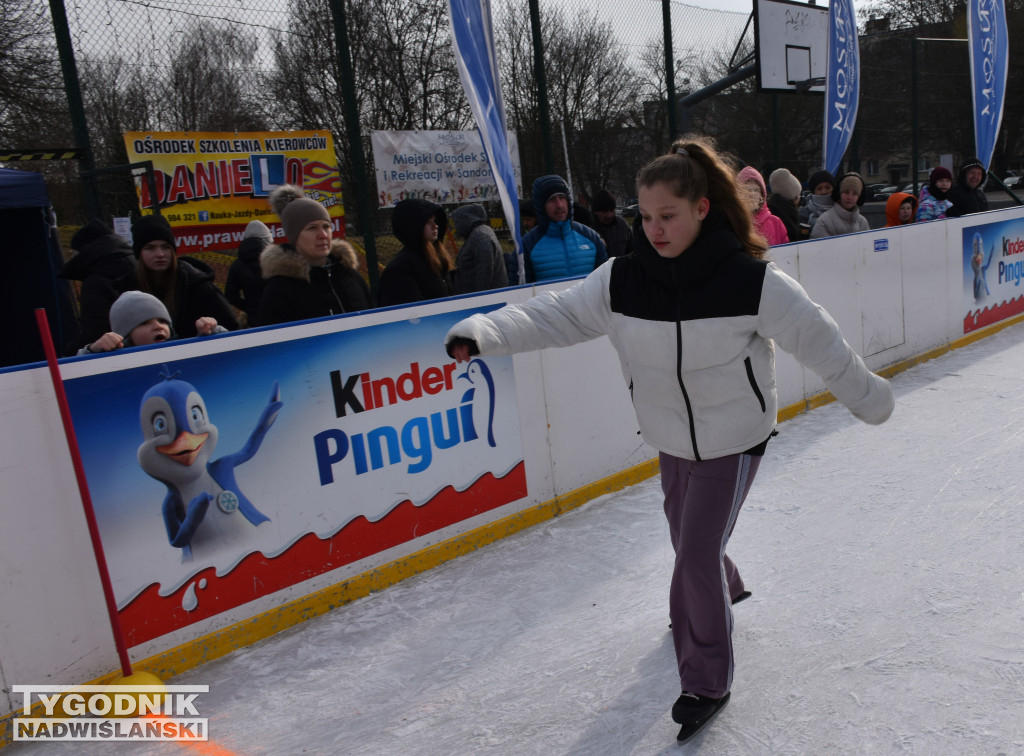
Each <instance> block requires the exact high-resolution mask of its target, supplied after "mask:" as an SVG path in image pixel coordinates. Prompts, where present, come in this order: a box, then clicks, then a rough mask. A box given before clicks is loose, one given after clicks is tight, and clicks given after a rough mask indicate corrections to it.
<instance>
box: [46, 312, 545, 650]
mask: <svg viewBox="0 0 1024 756" xmlns="http://www.w3.org/2000/svg"><path fill="white" fill-rule="evenodd" d="M491 309H494V308H493V307H488V308H475V309H467V310H461V311H457V312H451V313H443V314H439V315H432V316H427V317H422V318H417V319H413V320H408V321H400V322H396V323H388V324H382V325H374V326H367V327H363V328H356V329H353V330H347V331H340V332H334V333H328V334H319V335H315V336H311V337H307V338H297V339H292V340H288V341H282V342H278V343H274V344H264V345H260V346H256V347H250V348H245V349H234V350H232V349H231V340H232V338H234V337H232V336H224V337H220V338H221V339H222V340H223V348H222V349H221V350H220V351H219V353H217V354H205V353H204V354H201V355H198V356H192V357H184V358H183V357H181V355H182V354H185V355H187V354H188V353H189V350H188V349H187V348H185V347H184V346H183V345H182V346H175V344H174V343H173V342H171V343H168V344H166V345H161V346H157V347H151V348H148V349H145V350H144V351H143V350H140V351H139V352H137V353H136V356H137V357H138V358H139V359H138V360H136V361H134V362H133V366H132V367H130V368H126V369H121V370H117V371H108V372H103V373H99V374H95V375H89V376H83V377H80V378H73V379H68V380H67V381H66V382H65V386H66V390H67V395H68V400H69V403H70V406H71V412H72V417H73V421H74V426H75V432H76V435H77V437H78V441H79V444H80V446H81V451H82V457H83V465H84V468H85V472H86V476H87V478H88V484H89V490H90V493H91V496H92V500H93V502H94V506H95V510H96V518H97V521H98V523H99V528H100V533H101V538H102V542H103V547H104V551H105V553H106V559H107V562H108V564H109V568H110V575H111V581H112V583H113V588H114V593H115V597H116V602H117V607H118V612H119V616H120V620H121V624H122V627H123V629H124V634H125V637H126V639H127V642H128V644H129V645H131V646H135V645H138V644H140V643H143V642H145V641H148V640H151V639H153V638H156V637H159V636H161V635H164V634H166V633H169V632H171V631H173V630H176V629H178V628H181V627H185V626H188V625H190V624H193V623H195V622H197V621H199V620H202V619H206V618H208V617H211V616H214V615H216V614H219V613H221V612H224V611H226V610H228V609H232V608H234V607H237V606H240V605H242V604H244V603H247V602H249V601H253V600H255V599H257V598H259V597H261V596H265V595H269V594H271V593H274V592H276V591H279V590H282V589H284V588H287V587H289V586H291V585H294V584H296V583H299V582H301V581H304V580H308V579H310V578H313V577H316V576H317V575H321V574H324V573H326V572H329V571H331V570H335V569H338V568H340V567H344V566H345V565H349V564H352V563H353V562H356V561H358V560H360V559H364V558H367V557H371V556H373V555H374V554H377V553H379V552H381V551H384V550H385V549H389V548H392V547H395V546H399V545H401V544H403V543H407V542H409V541H412V540H414V539H416V538H419V537H422V536H424V535H427V534H429V533H432V532H435V531H437V530H440V529H441V528H445V527H447V526H450V525H453V524H455V523H457V522H460V521H462V520H465V519H467V518H469V517H472V516H474V515H478V514H480V513H482V512H486V511H490V510H493V509H495V508H497V507H500V506H502V505H504V504H508V503H510V502H513V501H517V500H519V499H522V498H523V497H525V496H526V494H527V491H526V473H525V463H524V460H523V451H522V441H521V437H520V432H519V413H518V407H517V403H516V398H515V397H516V394H515V384H514V379H513V370H512V358H511V357H504V358H487V359H482V358H475V359H473V360H471V361H470V362H469V363H463V364H461V365H460V364H456V363H455V361H454V360H452V359H450V358H449V357H448V356H447V355H446V354H445V352H444V350H443V349H442V348H441V346H440V345H441V344H442V343H443V339H444V335H445V333H446V332H447V331H448V329H449V327H451V326H452V325H453V324H454V323H455V322H457V321H458V320H461V319H462V318H464V317H467V316H468V315H471V314H473V313H475V312H484V311H489V310H491ZM356 317H358V316H356ZM211 338H218V337H211ZM165 355H166V356H165ZM99 359H104V358H99Z"/></svg>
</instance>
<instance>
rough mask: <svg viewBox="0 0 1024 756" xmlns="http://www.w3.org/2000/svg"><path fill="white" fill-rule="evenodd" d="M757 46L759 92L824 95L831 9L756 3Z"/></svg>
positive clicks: (779, 1)
mask: <svg viewBox="0 0 1024 756" xmlns="http://www.w3.org/2000/svg"><path fill="white" fill-rule="evenodd" d="M754 46H755V51H756V54H757V88H758V90H760V91H762V92H824V91H825V76H826V73H827V67H828V6H820V5H814V4H808V3H798V2H791V0H755V1H754Z"/></svg>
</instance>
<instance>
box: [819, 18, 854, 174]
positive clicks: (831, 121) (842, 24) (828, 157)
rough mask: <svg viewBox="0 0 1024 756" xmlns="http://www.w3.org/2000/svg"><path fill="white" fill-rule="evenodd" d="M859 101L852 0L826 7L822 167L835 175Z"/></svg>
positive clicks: (848, 137) (846, 144)
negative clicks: (825, 72) (826, 42)
mask: <svg viewBox="0 0 1024 756" xmlns="http://www.w3.org/2000/svg"><path fill="white" fill-rule="evenodd" d="M859 101H860V47H859V46H858V41H857V18H856V16H855V15H854V13H853V0H832V3H831V4H830V5H829V7H828V68H827V78H826V82H825V134H824V138H823V140H822V160H821V162H822V164H823V165H824V166H825V169H826V170H827V171H829V173H832V174H835V172H836V169H837V168H838V167H839V162H840V161H841V160H842V159H843V154H844V153H845V152H846V148H847V147H848V146H849V144H850V137H852V136H853V127H854V126H855V125H856V123H857V105H858V103H859Z"/></svg>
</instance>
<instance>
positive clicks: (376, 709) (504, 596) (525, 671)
mask: <svg viewBox="0 0 1024 756" xmlns="http://www.w3.org/2000/svg"><path fill="white" fill-rule="evenodd" d="M893 384H894V387H895V389H896V395H897V405H896V411H895V413H894V414H893V417H892V418H891V419H890V421H889V422H888V423H886V424H885V425H882V426H878V427H873V426H868V425H864V424H862V423H860V422H858V421H857V420H855V419H854V418H853V417H852V416H851V415H850V414H849V413H848V412H847V411H846V410H845V409H844V408H843V407H841V406H838V405H834V404H833V405H829V406H826V407H823V408H820V409H817V410H815V411H813V412H811V413H809V414H805V415H802V416H800V417H797V418H795V419H794V420H791V421H789V422H786V423H784V424H783V425H782V426H780V434H779V436H778V438H776V439H775V440H773V441H772V442H771V444H769V447H768V453H767V455H766V457H765V459H764V462H763V463H762V465H761V469H760V472H759V474H758V478H757V480H756V481H755V482H754V486H753V489H752V491H751V493H750V496H749V498H748V499H747V503H746V505H745V507H744V510H743V512H742V513H741V514H740V518H739V521H738V524H737V526H736V530H735V533H734V535H733V539H732V542H731V544H730V548H729V553H730V555H731V556H732V557H733V559H734V560H735V561H736V562H737V564H738V565H739V567H740V570H741V571H742V574H743V577H744V579H745V581H746V584H747V587H748V588H749V589H751V590H752V591H753V594H754V595H753V598H751V599H749V600H748V601H746V602H744V603H742V604H740V605H738V606H737V607H736V609H735V617H736V630H735V634H734V645H735V652H736V659H737V667H736V676H735V681H734V685H733V695H732V701H731V702H730V704H729V706H728V707H727V708H726V709H725V710H724V711H723V712H722V714H721V715H720V716H719V717H718V718H717V719H716V720H715V721H714V723H713V724H712V725H711V726H710V727H709V728H708V729H707V730H706V731H705V732H703V733H702V734H700V735H699V736H697V737H696V738H695V739H694V740H693V741H691V742H690V743H688V744H687V745H685V746H677V745H676V743H675V734H676V731H677V729H678V728H677V727H676V726H675V725H674V724H673V723H672V721H671V718H670V716H669V709H670V707H671V705H672V703H673V701H674V700H675V698H676V696H677V695H678V692H679V691H678V678H677V676H676V671H675V659H674V657H673V652H672V645H671V641H670V635H669V629H668V605H667V604H668V601H667V591H668V579H669V569H670V565H671V559H672V555H671V547H670V545H669V542H668V535H667V528H666V525H665V523H664V521H663V515H662V513H661V493H660V489H659V483H658V480H657V479H656V478H655V479H652V480H649V481H646V482H644V483H642V484H640V485H637V486H634V487H632V488H629V489H627V490H625V491H623V492H621V493H618V494H613V495H608V496H605V497H602V498H601V499H598V500H595V501H593V502H591V503H589V504H588V505H586V506H585V507H583V508H581V509H579V510H576V511H574V512H571V513H569V514H567V515H564V516H562V517H559V518H558V519H556V520H553V521H551V522H548V523H545V524H543V525H539V526H537V527H534V528H533V529H531V530H529V531H526V532H523V533H520V534H518V535H516V536H513V537H511V538H508V539H506V540H504V541H502V542H500V543H497V544H493V545H491V546H487V547H486V548H483V549H480V550H479V551H477V552H475V553H473V554H470V555H468V556H465V557H462V558H460V559H457V560H455V561H454V562H451V563H449V564H446V565H443V566H441V567H439V568H437V569H434V570H432V571H431V572H429V573H427V574H424V575H420V576H418V577H416V578H413V579H410V580H408V581H406V582H404V583H402V584H400V585H396V586H394V587H392V588H389V589H387V590H385V591H382V592H380V593H378V594H375V595H373V596H370V597H367V598H365V599H363V600H361V601H358V602H356V603H354V604H351V605H349V606H346V607H342V608H339V609H337V610H335V611H333V612H331V613H329V614H327V615H324V616H321V617H318V618H316V619H314V620H312V621H309V622H306V623H305V624H303V625H301V626H298V627H295V628H292V629H290V630H288V631H285V632H283V633H280V634H278V635H276V636H274V637H272V638H269V639H267V640H265V641H263V642H261V643H258V644H256V645H254V646H251V647H249V648H246V649H243V650H240V651H237V652H235V653H234V654H232V655H231V656H229V657H226V658H224V659H221V660H219V661H216V662H213V663H210V664H208V665H206V666H203V667H201V668H197V669H194V670H191V671H189V672H187V673H185V674H183V675H181V676H179V677H178V678H175V679H174V680H173V682H175V683H181V684H209V685H210V689H211V692H210V693H209V694H208V695H206V696H202V697H201V698H200V701H201V702H202V708H203V710H202V711H201V712H200V715H201V716H209V717H210V718H211V721H210V733H211V738H212V740H213V741H214V743H215V745H216V746H217V747H219V748H220V749H223V750H222V751H211V752H218V753H221V752H233V753H238V754H300V753H305V754H345V755H346V756H347V755H349V754H353V755H355V754H360V755H361V754H370V755H373V756H377V755H381V756H390V755H391V754H400V755H401V756H417V755H420V754H422V755H423V756H449V755H450V754H501V755H502V756H504V755H505V754H538V755H544V756H550V755H551V754H574V755H577V756H593V755H595V754H607V755H608V756H621V755H624V754H636V755H644V756H646V755H648V754H684V753H707V754H741V755H742V754H801V755H803V754H922V755H924V754H928V755H932V754H990V755H992V756H995V755H997V754H1022V753H1024V632H1022V628H1024V622H1022V620H1024V593H1022V590H1024V589H1022V585H1024V546H1022V535H1024V504H1022V500H1024V476H1022V475H1021V470H1022V468H1024V326H1021V325H1018V326H1015V327H1013V328H1010V329H1007V330H1005V331H1003V332H1001V333H999V334H996V335H995V336H992V337H990V338H988V339H985V340H984V341H981V342H979V343H977V344H974V345H972V346H969V347H966V348H963V349H960V350H957V351H956V352H953V353H951V354H948V355H945V356H943V357H941V358H939V359H936V360H933V361H931V362H928V363H925V364H924V365H920V366H918V367H915V368H913V369H911V370H909V371H907V372H905V373H902V374H900V375H898V376H896V377H895V378H894V380H893ZM168 682H171V681H168ZM211 745H212V744H211ZM69 748H70V749H72V750H74V752H75V753H82V754H111V753H131V754H164V753H167V754H171V753H174V754H179V753H181V752H182V749H181V748H180V746H175V745H170V744H165V745H162V746H153V745H149V746H147V745H144V744H139V743H133V744H121V745H118V744H110V743H103V744H84V743H80V744H76V745H74V746H70V745H69V744H67V743H54V744H49V745H39V744H15V745H12V746H10V747H9V748H8V749H5V751H4V753H5V756H6V754H8V753H10V754H12V756H14V755H17V754H21V753H30V754H32V756H41V755H43V754H51V753H52V754H61V756H64V755H65V754H67V753H70V752H71V751H70V750H69Z"/></svg>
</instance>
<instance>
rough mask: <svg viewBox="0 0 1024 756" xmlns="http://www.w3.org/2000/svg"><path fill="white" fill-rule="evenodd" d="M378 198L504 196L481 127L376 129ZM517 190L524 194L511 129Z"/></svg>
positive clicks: (386, 201) (382, 201)
mask: <svg viewBox="0 0 1024 756" xmlns="http://www.w3.org/2000/svg"><path fill="white" fill-rule="evenodd" d="M371 141H372V143H373V164H374V173H376V175H377V202H378V204H379V205H380V207H393V206H394V205H396V204H398V203H399V202H401V201H402V200H404V199H409V198H410V197H415V198H417V199H426V200H430V201H431V202H436V203H437V204H454V203H457V202H487V201H490V200H500V199H501V196H500V194H499V192H498V186H497V183H496V182H495V180H494V174H493V172H492V171H491V164H490V163H489V162H488V160H487V153H486V151H485V150H484V144H483V142H482V141H481V139H480V133H479V132H477V131H374V132H373V134H372V136H371ZM508 151H509V154H510V155H511V156H512V169H513V171H514V173H515V181H516V194H517V196H518V195H521V194H522V193H523V174H522V170H521V169H520V167H519V142H518V140H517V139H516V135H515V132H512V131H510V132H508Z"/></svg>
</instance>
